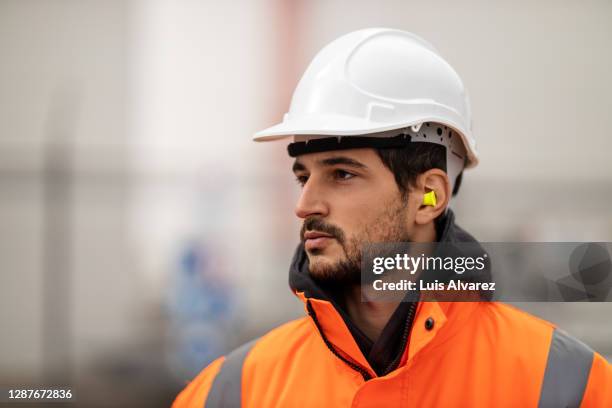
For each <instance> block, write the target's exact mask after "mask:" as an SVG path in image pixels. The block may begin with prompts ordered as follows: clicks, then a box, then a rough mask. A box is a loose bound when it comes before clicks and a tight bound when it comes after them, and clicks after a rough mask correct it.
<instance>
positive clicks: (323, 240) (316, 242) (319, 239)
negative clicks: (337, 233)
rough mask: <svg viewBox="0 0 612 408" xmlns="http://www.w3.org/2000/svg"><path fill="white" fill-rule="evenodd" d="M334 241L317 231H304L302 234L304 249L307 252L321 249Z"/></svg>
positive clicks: (331, 236) (327, 235) (328, 235)
mask: <svg viewBox="0 0 612 408" xmlns="http://www.w3.org/2000/svg"><path fill="white" fill-rule="evenodd" d="M332 239H334V237H333V235H330V234H326V233H324V232H319V231H306V232H305V233H304V248H305V249H306V250H307V251H312V250H315V249H323V248H324V247H325V246H326V245H328V244H329V243H330V242H331V240H332Z"/></svg>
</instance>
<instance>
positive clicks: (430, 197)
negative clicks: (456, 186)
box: [423, 190, 436, 207]
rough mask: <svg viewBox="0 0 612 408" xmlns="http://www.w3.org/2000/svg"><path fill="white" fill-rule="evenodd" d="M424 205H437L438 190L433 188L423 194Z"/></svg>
mask: <svg viewBox="0 0 612 408" xmlns="http://www.w3.org/2000/svg"><path fill="white" fill-rule="evenodd" d="M423 205H430V206H432V207H435V206H436V192H435V191H433V190H431V191H430V192H429V193H425V194H423Z"/></svg>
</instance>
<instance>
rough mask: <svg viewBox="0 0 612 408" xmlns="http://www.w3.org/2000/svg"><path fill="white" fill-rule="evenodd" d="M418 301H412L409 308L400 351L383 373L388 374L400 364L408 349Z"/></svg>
mask: <svg viewBox="0 0 612 408" xmlns="http://www.w3.org/2000/svg"><path fill="white" fill-rule="evenodd" d="M416 307H417V302H412V304H411V305H410V309H408V317H407V319H406V325H405V326H404V332H403V333H402V343H401V346H400V348H399V353H397V356H395V358H394V359H393V361H392V362H391V364H389V365H388V366H387V368H386V370H385V371H384V372H383V375H387V374H389V373H390V372H391V370H393V369H394V368H395V367H396V365H398V364H399V361H400V359H401V358H402V356H403V355H404V351H405V349H406V344H407V343H408V337H409V336H410V329H412V323H413V321H414V314H415V312H416Z"/></svg>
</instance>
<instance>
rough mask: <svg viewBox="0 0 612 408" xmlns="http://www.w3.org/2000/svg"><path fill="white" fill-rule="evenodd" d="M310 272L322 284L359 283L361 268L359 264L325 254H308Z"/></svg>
mask: <svg viewBox="0 0 612 408" xmlns="http://www.w3.org/2000/svg"><path fill="white" fill-rule="evenodd" d="M308 259H309V261H310V262H309V274H310V276H311V277H312V278H313V279H314V280H315V281H316V282H318V283H319V284H322V285H330V286H336V285H353V284H359V282H360V279H361V270H360V266H359V265H355V264H353V263H350V262H348V261H347V260H346V259H341V260H339V259H338V258H332V257H329V256H324V255H312V256H310V255H309V256H308Z"/></svg>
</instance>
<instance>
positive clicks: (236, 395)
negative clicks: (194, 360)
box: [204, 339, 258, 408]
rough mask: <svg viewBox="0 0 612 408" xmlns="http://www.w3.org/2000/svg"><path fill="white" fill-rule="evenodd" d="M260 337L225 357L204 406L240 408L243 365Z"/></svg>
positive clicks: (208, 407)
mask: <svg viewBox="0 0 612 408" xmlns="http://www.w3.org/2000/svg"><path fill="white" fill-rule="evenodd" d="M257 340H258V339H255V340H251V341H250V342H248V343H246V344H244V345H242V346H240V347H238V348H237V349H236V350H234V351H232V352H231V353H229V354H228V355H227V356H226V357H225V361H223V365H222V366H221V371H219V374H217V376H216V377H215V379H214V381H213V383H212V386H211V388H210V392H209V393H208V397H207V398H206V402H205V403H204V406H205V407H206V408H240V404H241V400H242V365H243V364H244V359H245V358H246V356H247V354H249V351H251V348H252V347H253V345H255V343H256V342H257Z"/></svg>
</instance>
